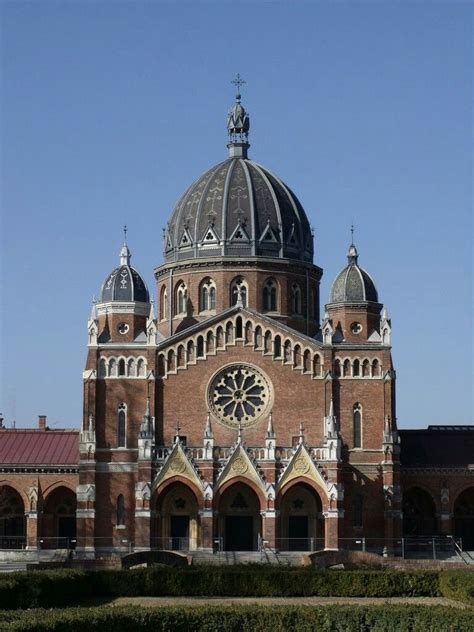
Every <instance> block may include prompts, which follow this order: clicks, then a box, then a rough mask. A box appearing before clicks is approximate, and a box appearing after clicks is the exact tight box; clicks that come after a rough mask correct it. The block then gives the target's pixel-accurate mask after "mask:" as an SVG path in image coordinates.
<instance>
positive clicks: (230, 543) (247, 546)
mask: <svg viewBox="0 0 474 632" xmlns="http://www.w3.org/2000/svg"><path fill="white" fill-rule="evenodd" d="M224 549H225V550H226V551H253V518H252V516H226V517H225V537H224Z"/></svg>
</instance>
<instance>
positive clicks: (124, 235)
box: [123, 224, 128, 243]
mask: <svg viewBox="0 0 474 632" xmlns="http://www.w3.org/2000/svg"><path fill="white" fill-rule="evenodd" d="M127 231H128V228H127V224H124V227H123V239H124V241H125V243H127Z"/></svg>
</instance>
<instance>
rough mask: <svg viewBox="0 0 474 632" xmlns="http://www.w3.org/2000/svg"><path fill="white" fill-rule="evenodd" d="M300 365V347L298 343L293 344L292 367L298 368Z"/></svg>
mask: <svg viewBox="0 0 474 632" xmlns="http://www.w3.org/2000/svg"><path fill="white" fill-rule="evenodd" d="M300 365H301V347H300V346H299V345H295V348H294V349H293V367H294V368H295V369H296V368H299V367H300Z"/></svg>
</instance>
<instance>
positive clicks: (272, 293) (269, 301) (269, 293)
mask: <svg viewBox="0 0 474 632" xmlns="http://www.w3.org/2000/svg"><path fill="white" fill-rule="evenodd" d="M263 311H264V312H276V311H277V286H276V283H275V281H274V280H273V279H268V281H267V282H266V283H265V285H264V286H263Z"/></svg>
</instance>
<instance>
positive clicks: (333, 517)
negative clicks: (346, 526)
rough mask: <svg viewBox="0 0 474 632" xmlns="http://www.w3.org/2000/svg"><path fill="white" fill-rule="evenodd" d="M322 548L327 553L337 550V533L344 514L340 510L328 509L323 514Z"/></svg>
mask: <svg viewBox="0 0 474 632" xmlns="http://www.w3.org/2000/svg"><path fill="white" fill-rule="evenodd" d="M323 515H324V518H325V520H324V536H325V541H324V548H325V549H326V550H329V551H337V550H339V532H340V529H341V524H342V518H343V517H344V512H343V511H342V510H341V509H330V510H328V511H325V512H324V514H323Z"/></svg>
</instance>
